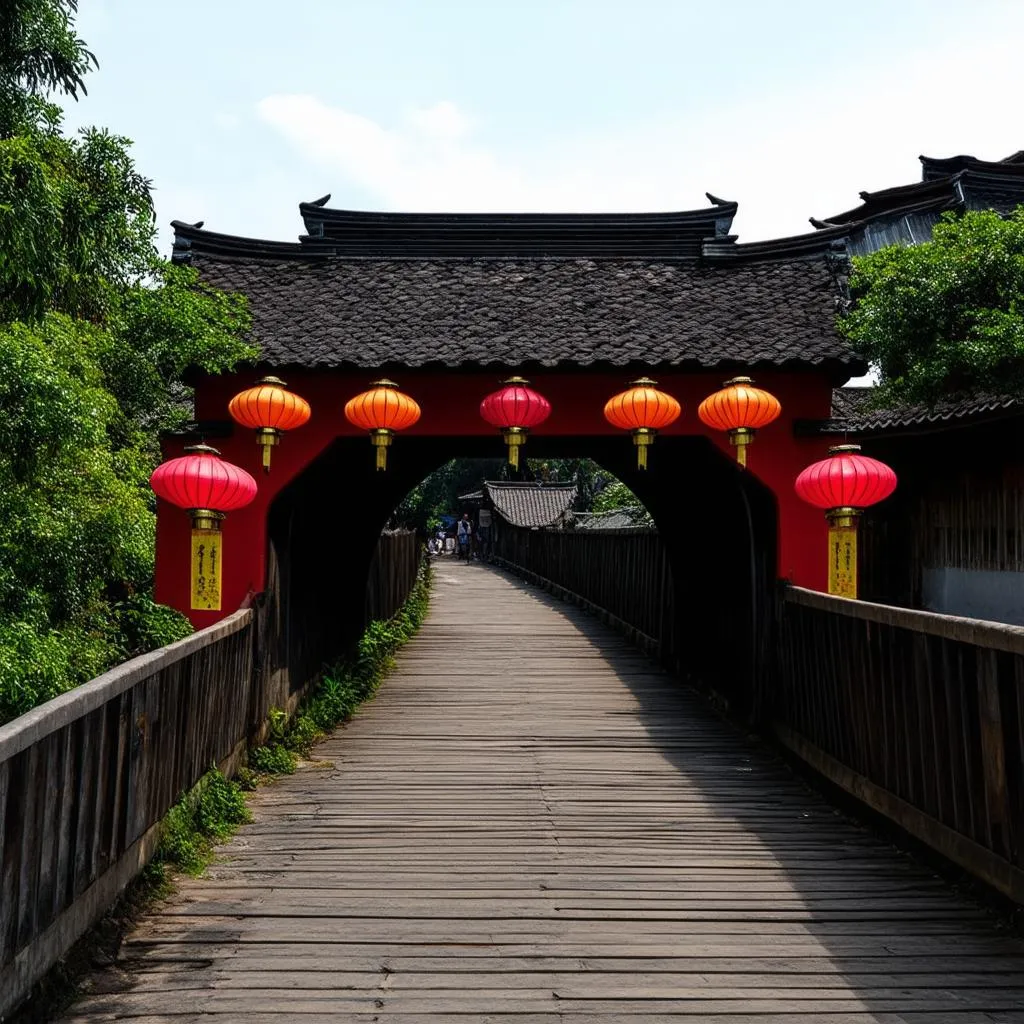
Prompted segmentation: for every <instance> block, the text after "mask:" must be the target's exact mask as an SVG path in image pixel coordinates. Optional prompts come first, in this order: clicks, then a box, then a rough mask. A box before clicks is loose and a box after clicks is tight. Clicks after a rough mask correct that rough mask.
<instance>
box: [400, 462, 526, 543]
mask: <svg viewBox="0 0 1024 1024" xmlns="http://www.w3.org/2000/svg"><path fill="white" fill-rule="evenodd" d="M505 464H506V463H505V460H504V459H451V460H450V461H449V462H446V463H445V464H444V465H443V466H441V467H439V468H438V469H436V470H434V472H433V473H431V474H430V475H429V476H428V477H426V479H424V480H423V481H422V482H421V483H419V484H417V485H416V486H415V487H414V488H413V489H412V490H411V491H410V492H409V493H408V494H407V495H406V496H405V497H404V498H403V499H402V502H401V504H400V505H399V506H398V508H397V509H395V516H394V517H395V520H396V521H397V522H399V523H402V524H404V525H406V526H411V527H413V528H415V529H418V530H420V531H421V532H423V531H432V530H435V529H437V527H438V525H439V524H440V522H441V516H443V515H446V514H449V513H452V514H454V512H455V511H456V509H458V507H459V500H458V498H459V495H460V494H467V493H469V492H472V491H477V490H479V489H480V486H481V485H482V484H483V482H484V480H497V479H500V478H501V475H502V474H503V473H504V472H505V470H504V466H505Z"/></svg>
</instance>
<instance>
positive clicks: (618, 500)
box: [591, 480, 654, 526]
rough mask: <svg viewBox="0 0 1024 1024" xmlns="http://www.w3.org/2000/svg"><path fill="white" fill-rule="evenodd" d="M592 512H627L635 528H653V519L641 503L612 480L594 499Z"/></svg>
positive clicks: (622, 484) (619, 482) (620, 484)
mask: <svg viewBox="0 0 1024 1024" xmlns="http://www.w3.org/2000/svg"><path fill="white" fill-rule="evenodd" d="M591 510H592V511H594V512H615V511H619V510H622V511H629V513H630V517H631V518H632V520H633V522H634V523H635V524H636V525H637V526H653V525H654V519H653V518H652V517H651V514H650V512H648V511H647V508H646V506H645V505H644V504H643V502H642V501H641V500H640V499H639V498H638V497H637V496H636V495H635V494H634V493H633V492H632V491H631V490H630V489H629V488H628V487H627V486H626V485H625V484H624V483H623V482H622V481H621V480H613V481H612V482H611V483H609V484H608V485H607V486H605V487H603V488H602V489H601V490H600V491H599V492H598V493H597V495H596V496H595V497H594V502H593V505H592V509H591Z"/></svg>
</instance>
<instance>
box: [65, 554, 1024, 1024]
mask: <svg viewBox="0 0 1024 1024" xmlns="http://www.w3.org/2000/svg"><path fill="white" fill-rule="evenodd" d="M610 568H611V567H610ZM317 756H318V757H319V758H320V759H321V761H320V762H319V763H314V764H310V765H308V766H306V767H304V768H303V769H302V770H300V771H299V773H298V774H296V775H295V776H292V777H289V778H285V779H283V780H281V781H280V782H279V783H276V784H274V785H272V786H268V787H266V788H264V789H261V790H260V791H259V792H258V793H257V794H255V796H254V798H253V800H252V809H253V813H254V816H255V821H254V823H253V824H252V825H250V826H247V827H245V828H243V829H242V830H241V832H240V833H239V834H238V835H237V836H236V838H235V839H234V840H233V841H231V842H230V843H229V844H227V846H226V847H225V848H224V849H223V857H222V858H221V859H220V861H219V863H218V864H217V865H216V866H215V867H214V868H213V869H211V871H210V872H209V874H208V877H205V878H202V879H198V880H184V881H182V883H181V885H180V891H179V893H178V895H177V896H176V897H175V898H173V899H172V900H171V901H169V902H168V903H167V904H166V905H165V906H163V907H162V908H160V909H159V911H157V912H154V913H153V914H152V915H150V916H149V917H148V918H147V919H146V920H144V921H143V922H142V924H141V925H140V927H139V928H138V929H137V930H136V932H135V934H134V935H133V936H132V937H131V938H130V939H129V940H128V941H127V942H126V944H125V946H124V948H123V950H122V954H121V958H120V961H119V963H118V964H117V965H116V966H115V967H114V968H112V969H110V970H108V971H107V972H105V973H103V974H101V975H99V976H98V977H97V978H96V979H95V981H94V987H93V991H92V993H91V994H90V995H88V996H85V997H83V998H82V999H80V1001H79V1002H78V1003H77V1004H76V1005H75V1006H74V1007H73V1008H72V1011H71V1013H70V1014H69V1016H68V1017H67V1018H66V1019H67V1020H69V1021H104V1020H120V1019H129V1018H131V1019H135V1020H141V1021H175V1022H179V1024H180V1022H182V1021H198V1020H200V1019H204V1020H205V1019H207V1018H208V1017H209V1016H211V1015H214V1016H215V1017H216V1019H217V1020H218V1021H239V1022H243V1021H244V1022H246V1024H259V1022H263V1021H267V1022H270V1021H274V1022H282V1021H285V1020H297V1021H301V1022H304V1024H320V1022H323V1024H326V1022H338V1021H360V1022H362V1021H365V1022H371V1021H373V1022H381V1024H413V1022H416V1024H431V1022H440V1021H456V1022H460V1024H466V1022H470V1021H493V1022H498V1021H508V1022H510V1024H552V1022H562V1021H567V1022H574V1024H581V1022H591V1021H592V1022H594V1024H626V1022H630V1021H644V1022H647V1024H659V1022H667V1021H680V1020H683V1019H686V1020H689V1021H694V1022H695V1021H704V1020H709V1021H714V1022H715V1024H728V1022H740V1021H742V1022H744V1024H761V1022H769V1021H770V1022H777V1024H778V1022H801V1024H812V1022H814V1024H818V1022H824V1024H866V1022H868V1021H884V1022H896V1021H899V1022H916V1021H927V1022H932V1024H939V1022H951V1024H980V1022H985V1024H992V1022H1024V944H1022V943H1021V942H1020V941H1019V940H1017V939H1015V938H1013V937H1012V936H1010V935H1009V934H1007V933H1005V932H1002V931H1000V929H999V927H998V925H997V923H996V922H995V921H994V920H993V919H992V918H991V917H989V916H988V915H987V914H986V912H984V911H983V910H981V909H979V908H978V907H977V906H975V905H974V904H972V903H970V902H968V901H966V900H963V899H961V898H959V897H957V896H956V895H955V894H954V893H953V892H952V891H950V889H949V888H948V887H946V886H945V885H944V884H943V883H942V882H940V881H939V880H938V879H937V878H935V877H934V876H933V875H931V874H929V873H928V872H927V871H926V870H924V869H922V868H921V867H919V866H918V865H916V864H915V863H914V862H912V861H911V860H910V859H909V858H908V857H906V856H904V855H902V854H900V853H898V852H897V851H895V850H893V849H892V848H891V847H889V846H887V845H886V844H884V843H883V842H881V841H880V840H879V839H877V838H875V837H874V836H873V835H872V834H870V833H869V832H867V831H866V830H863V829H861V828H859V827H857V826H855V825H853V824H851V823H849V822H848V821H846V820H845V819H844V818H843V817H841V816H839V815H838V814H837V813H835V812H834V811H833V810H832V809H831V808H830V807H829V806H827V805H826V804H825V803H824V802H823V801H822V799H821V798H819V797H817V796H816V795H814V794H813V793H811V792H809V791H808V790H807V789H806V788H805V787H804V786H803V785H802V784H801V783H800V782H799V781H798V780H797V779H795V778H794V777H793V776H792V775H791V774H790V773H789V772H788V771H787V770H786V768H785V767H784V766H783V765H782V764H781V763H779V762H778V761H777V760H775V759H774V758H773V757H771V756H769V755H767V754H766V753H764V752H763V751H761V750H759V749H758V747H757V746H756V745H754V744H752V743H750V742H748V741H747V740H746V739H745V738H744V737H743V736H742V734H741V733H739V732H738V731H736V730H735V729H734V728H733V727H732V726H730V725H728V724H726V723H723V722H721V721H720V720H719V719H718V718H716V717H715V716H714V715H713V714H711V713H709V712H708V711H707V710H706V709H705V708H704V707H703V706H702V703H701V701H700V699H699V698H698V697H697V696H695V695H694V694H692V693H691V692H689V691H688V690H686V689H685V688H683V687H681V686H680V685H678V684H677V683H676V682H674V681H673V680H672V679H671V678H669V677H667V676H665V675H664V674H662V673H660V672H658V671H657V670H655V669H653V668H652V667H651V665H650V663H648V662H647V661H646V660H645V659H643V658H642V657H641V656H639V655H638V654H637V653H636V652H635V651H634V650H633V649H631V648H629V647H628V646H626V645H625V644H624V643H623V642H622V641H620V640H619V639H618V638H617V637H616V636H614V635H613V634H611V633H609V632H608V631H607V630H606V629H604V627H602V626H600V625H598V624H597V623H595V622H594V621H593V620H591V619H588V618H586V617H585V616H583V615H582V614H581V613H579V612H578V611H576V610H575V609H573V608H570V607H567V606H564V605H561V604H558V603H557V602H554V601H552V600H550V599H549V598H547V597H546V596H545V595H543V594H541V593H539V592H538V591H535V590H531V589H530V588H527V587H526V586H525V585H523V584H520V583H519V582H517V581H515V580H513V579H512V578H510V577H507V576H504V575H502V574H500V573H498V572H495V571H492V570H489V569H487V568H484V567H481V566H477V565H469V566H467V565H459V564H450V563H444V564H442V565H441V567H440V568H439V569H438V571H437V575H436V586H435V598H434V602H433V605H432V608H431V612H430V615H429V617H428V620H427V622H426V624H425V626H424V628H423V631H422V632H421V634H420V635H419V636H418V637H417V638H416V639H415V640H414V641H413V642H412V643H411V644H409V645H408V647H406V648H405V650H404V651H403V652H402V653H401V655H400V657H399V661H398V668H397V670H396V672H395V673H394V675H393V676H392V677H391V678H389V679H388V681H387V682H386V683H385V685H384V688H383V689H382V691H381V693H380V694H379V696H378V697H377V699H376V700H375V701H374V702H373V703H372V704H370V705H368V706H367V707H366V708H365V709H364V710H363V711H362V712H361V713H360V714H359V715H358V716H357V717H356V719H355V720H354V721H353V722H352V723H351V724H350V725H349V726H348V727H346V728H345V729H343V730H340V731H339V732H338V733H337V734H336V736H335V737H334V738H332V739H331V740H329V741H327V742H325V743H324V744H322V745H321V746H320V747H319V748H318V749H317Z"/></svg>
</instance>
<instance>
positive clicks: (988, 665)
mask: <svg viewBox="0 0 1024 1024" xmlns="http://www.w3.org/2000/svg"><path fill="white" fill-rule="evenodd" d="M977 665H978V724H979V730H980V732H981V764H982V776H983V778H984V781H985V823H986V826H987V830H988V838H989V848H990V849H991V850H993V851H995V852H996V853H998V854H999V855H1000V856H1003V857H1006V858H1007V859H1009V856H1010V837H1009V834H1008V815H1007V800H1006V753H1005V750H1004V748H1003V721H1002V712H1001V710H1000V707H999V655H998V652H996V651H992V650H984V649H980V648H979V649H978V651H977Z"/></svg>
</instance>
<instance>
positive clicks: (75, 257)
mask: <svg viewBox="0 0 1024 1024" xmlns="http://www.w3.org/2000/svg"><path fill="white" fill-rule="evenodd" d="M74 13H75V5H74V3H73V2H71V0H6V3H4V4H2V5H0V238H2V239H3V245H2V246H0V408H3V410H4V426H5V433H4V444H3V447H2V448H0V721H3V720H6V719H8V718H10V717H12V716H13V715H15V714H19V713H21V712H23V711H25V710H27V709H28V708H30V707H32V706H33V705H34V704H36V703H38V702H40V701H42V700H45V699H47V698H49V697H52V696H54V695H56V694H57V693H60V692H61V691H63V690H65V689H67V688H68V687H70V686H73V685H76V684H77V683H80V682H82V681H84V680H86V679H88V678H90V677H92V676H94V675H96V674H97V673H98V672H100V671H102V670H103V669H105V668H107V667H109V666H110V665H111V664H113V663H115V662H117V661H119V660H122V659H124V658H126V657H130V656H132V655H134V654H136V653H140V652H141V651H144V650H147V649H149V648H152V647H154V646H159V645H161V644H164V643H167V642H169V641H170V640H174V639H177V638H179V637H181V636H183V635H185V634H186V633H187V632H188V631H189V629H190V627H189V625H188V622H187V620H185V619H184V617H183V616H181V615H179V614H178V613H177V612H173V611H171V610H170V609H168V608H161V607H159V606H157V605H155V604H154V603H153V601H152V597H151V586H152V572H153V536H154V501H153V497H152V494H151V492H150V490H149V487H148V477H149V474H150V472H151V471H152V469H153V467H154V466H155V464H156V462H157V461H158V459H159V443H158V436H159V432H160V431H161V430H163V429H165V428H167V427H171V426H175V425H177V424H179V423H180V422H181V421H182V419H184V418H186V417H187V416H188V413H189V408H190V397H191V396H190V391H189V389H188V388H187V387H186V385H185V383H184V379H183V378H184V374H185V371H186V370H188V369H189V368H192V367H196V368H200V369H203V370H206V371H208V372H218V371H222V370H226V369H228V368H230V367H232V366H234V365H235V364H236V363H237V362H238V361H239V360H242V359H245V358H249V357H251V356H253V355H254V354H255V353H254V351H253V350H252V349H251V348H250V346H248V344H247V343H246V342H245V340H244V333H245V331H246V329H247V326H248V320H247V313H246V307H245V303H244V300H243V299H241V298H240V297H238V296H225V295H221V294H218V293H216V292H214V291H212V290H211V289H208V288H205V287H203V286H201V285H200V284H199V282H198V281H197V280H196V276H195V274H194V273H193V272H192V271H189V270H186V269H182V268H177V267H172V266H170V265H169V264H167V263H166V262H164V261H161V260H160V259H159V258H158V256H157V253H156V249H155V247H154V224H153V205H152V200H151V196H150V186H149V182H148V181H146V179H145V178H143V177H142V176H141V175H140V174H139V173H138V172H137V171H136V169H135V166H134V162H133V160H132V158H131V155H130V151H129V146H130V144H129V143H128V141H127V140H126V139H123V138H120V137H118V136H116V135H111V134H110V133H108V132H106V131H103V130H101V129H89V130H86V131H83V132H81V133H79V135H78V136H77V137H75V138H68V137H66V136H64V135H63V134H62V133H61V111H60V108H59V107H58V106H56V105H55V104H54V103H53V102H52V101H51V99H50V96H51V94H53V93H55V92H56V93H60V92H63V93H64V94H66V95H71V96H77V95H79V94H80V93H81V92H84V85H83V79H84V76H85V74H86V72H87V71H88V70H89V68H90V67H91V66H92V65H93V64H94V63H95V61H94V59H93V57H92V55H91V54H90V53H89V52H88V50H87V49H86V48H85V45H84V43H83V42H82V41H81V40H80V39H78V37H77V36H76V35H75V32H74V26H73V15H74Z"/></svg>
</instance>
